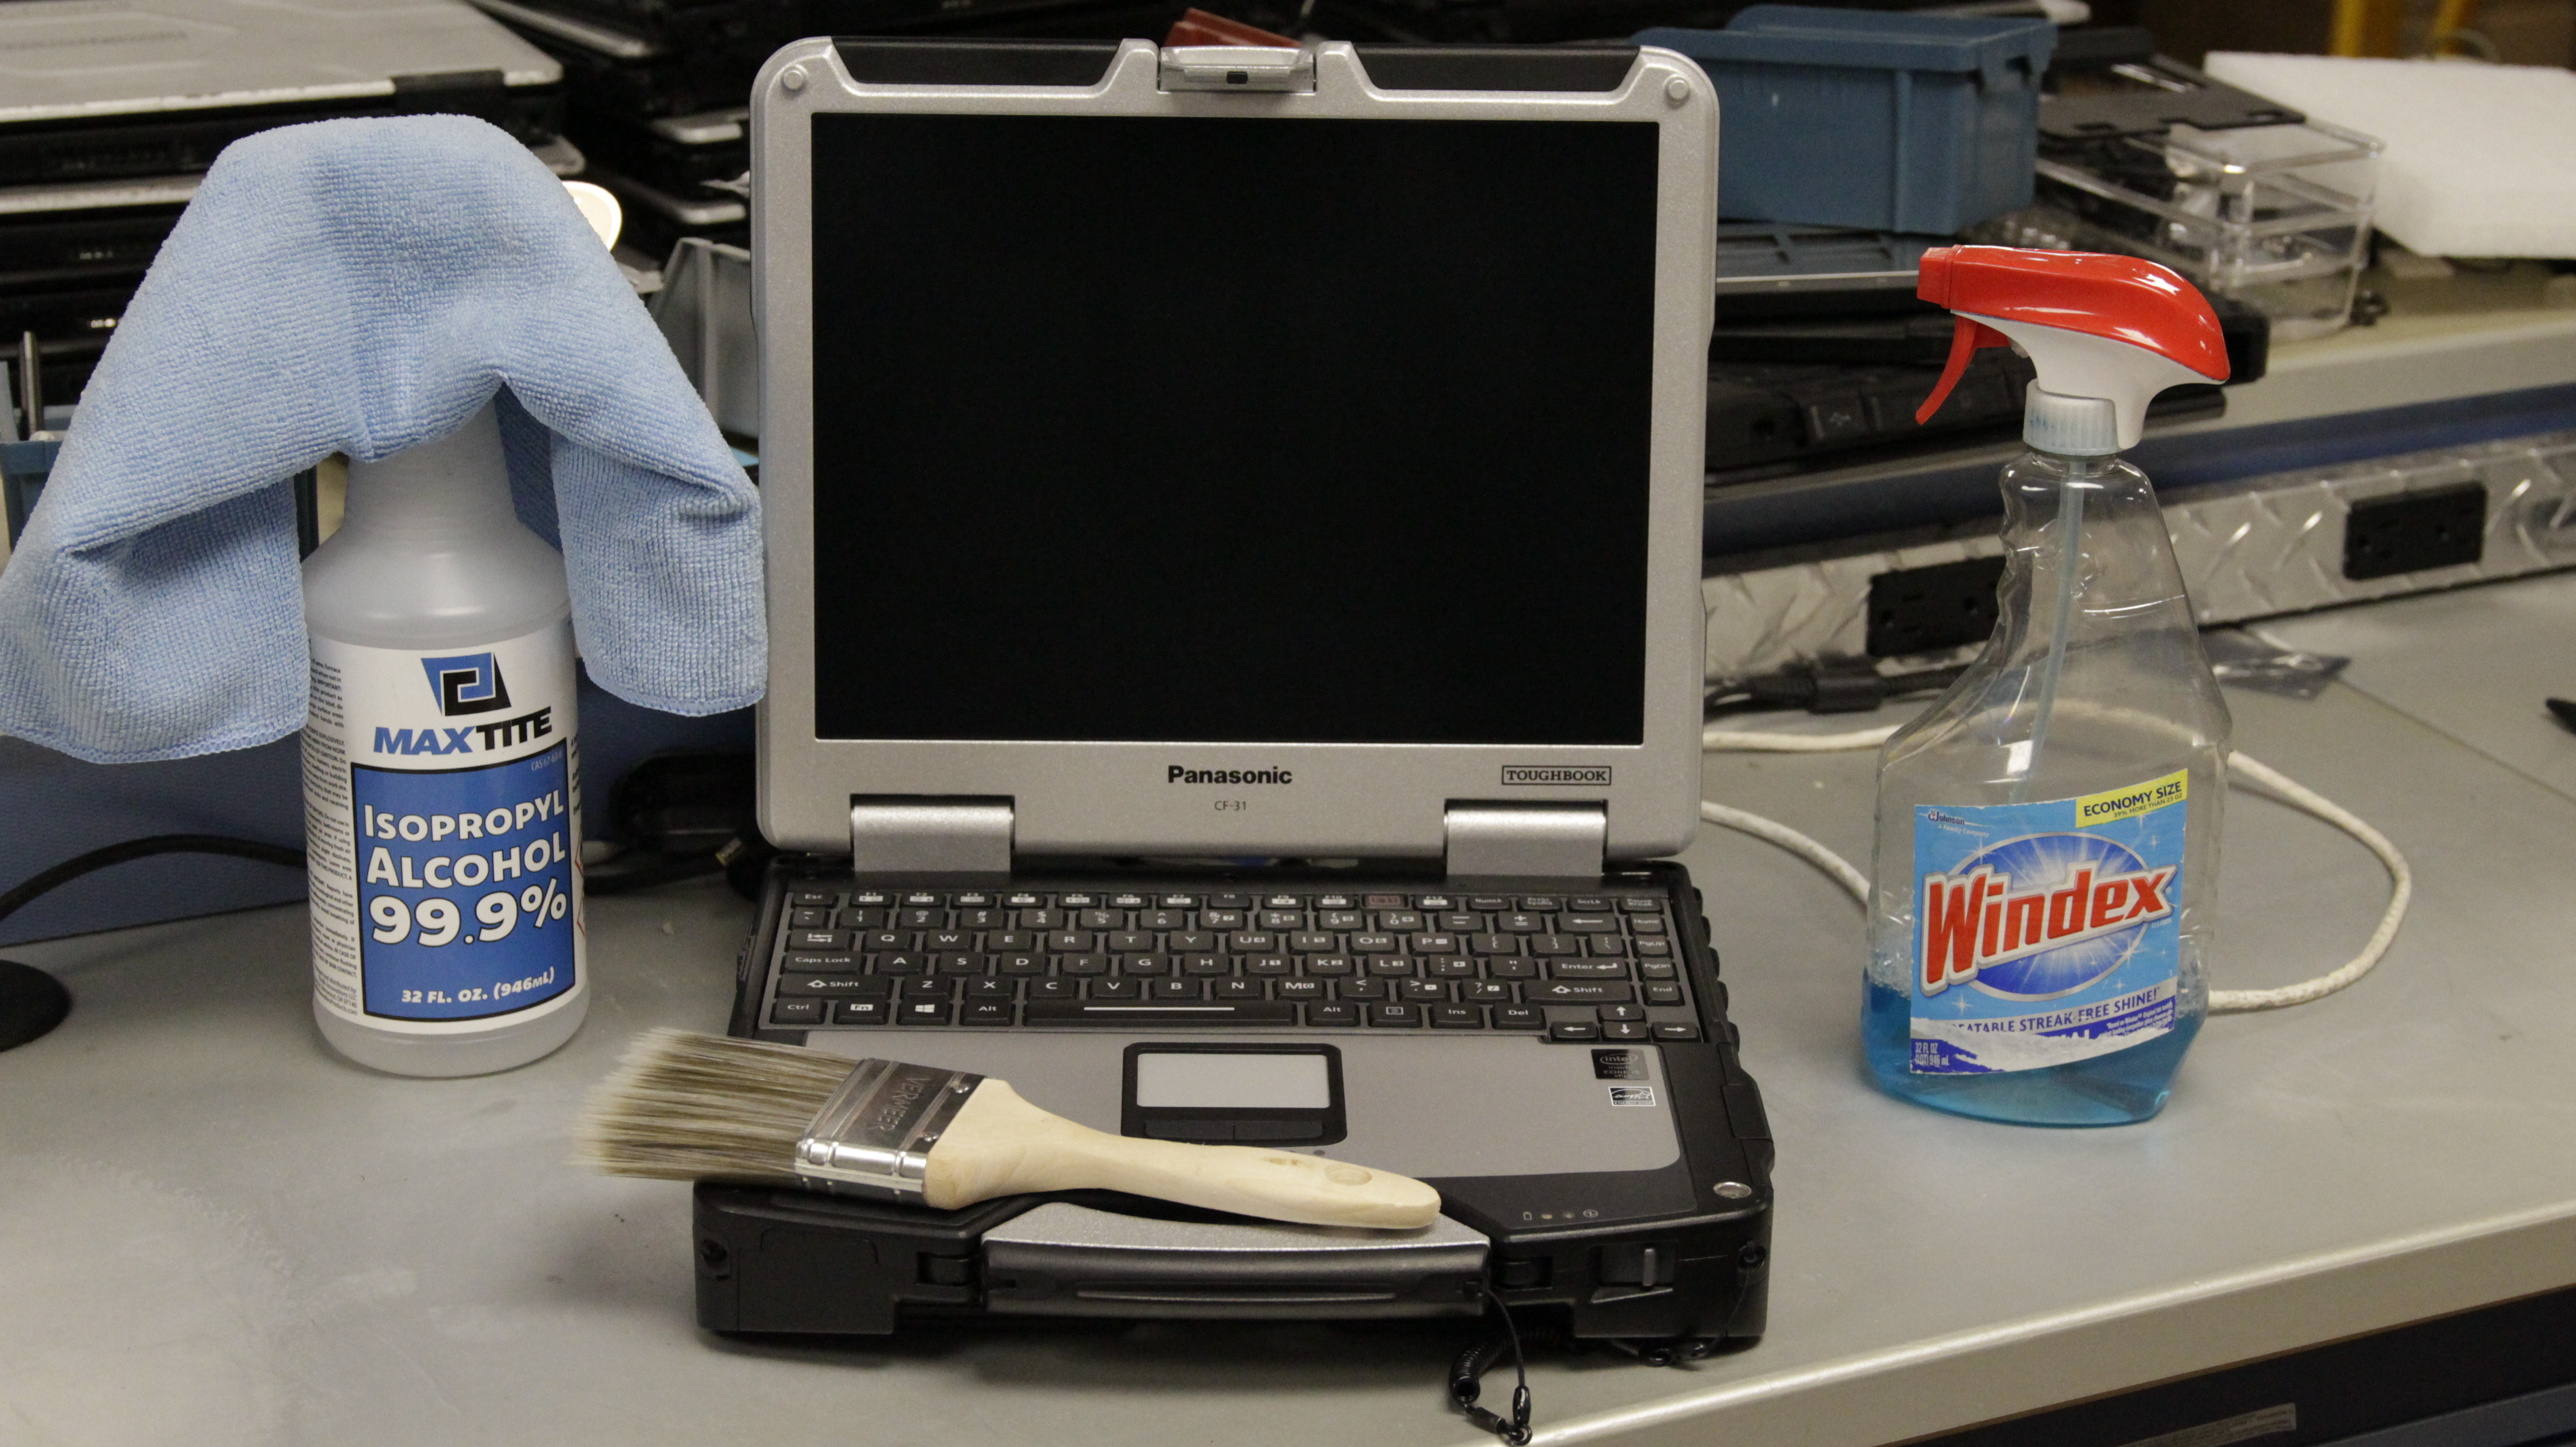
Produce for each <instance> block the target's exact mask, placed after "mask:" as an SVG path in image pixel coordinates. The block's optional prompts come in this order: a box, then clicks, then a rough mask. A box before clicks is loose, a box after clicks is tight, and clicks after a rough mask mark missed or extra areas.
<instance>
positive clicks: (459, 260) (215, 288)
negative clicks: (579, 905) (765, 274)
mask: <svg viewBox="0 0 2576 1447" xmlns="http://www.w3.org/2000/svg"><path fill="white" fill-rule="evenodd" d="M496 391H498V392H499V394H500V395H499V399H498V407H499V412H500V419H501V434H502V439H503V443H504V446H505V448H506V450H507V452H508V454H509V461H510V482H511V488H512V492H513V494H514V496H515V501H516V505H517V510H518V514H519V518H520V521H522V522H524V523H526V524H527V525H528V526H529V527H530V528H531V529H532V530H534V531H535V532H536V533H537V534H538V535H539V536H541V537H543V538H545V539H546V540H547V541H548V542H551V543H553V544H555V545H556V546H557V547H559V548H561V549H562V550H563V553H564V561H565V564H566V566H567V570H568V574H569V578H570V582H571V587H572V617H573V630H574V636H575V638H576V639H577V640H578V642H579V645H580V648H581V652H582V655H583V659H584V661H585V663H586V664H587V665H588V667H589V669H590V674H591V677H592V678H593V679H595V680H597V681H598V682H599V683H600V684H601V685H602V686H603V687H605V688H607V689H608V690H609V691H610V692H612V693H615V694H617V695H618V696H619V697H621V698H625V699H628V700H630V701H632V702H635V703H638V704H642V705H645V706H647V707H650V708H658V709H664V710H668V711H669V712H672V713H683V714H706V713H715V712H718V711H720V710H724V709H732V708H740V707H742V706H744V705H746V704H749V703H751V702H753V701H754V700H756V699H758V698H759V697H760V694H761V689H762V682H763V673H764V669H765V666H766V661H767V638H766V630H765V625H764V620H763V615H762V601H761V576H760V501H759V494H758V493H757V492H756V491H755V490H754V489H753V488H752V486H751V483H750V480H749V479H747V478H745V477H744V476H743V473H742V469H741V468H740V467H738V466H736V465H735V463H734V459H733V451H732V449H731V448H729V447H728V446H726V445H725V442H724V439H723V437H722V436H721V435H719V434H718V432H717V431H716V427H715V423H714V422H713V421H712V420H711V419H710V418H709V417H708V415H707V409H706V406H705V404H704V403H702V402H700V401H699V399H698V396H697V394H696V393H695V392H693V391H691V390H690V387H689V384H688V381H687V379H686V378H685V377H683V376H682V375H681V372H680V366H679V362H678V361H677V360H676V359H675V358H673V357H672V355H671V351H670V348H669V347H668V346H667V345H666V344H665V343H664V342H663V340H662V338H661V336H660V334H659V333H657V332H656V331H655V330H654V327H653V323H652V321H651V319H650V318H649V317H648V316H647V315H646V314H645V311H644V308H643V306H642V304H641V303H639V302H638V301H637V300H636V298H635V294H634V291H633V289H632V288H631V287H630V286H629V285H628V284H627V282H626V279H625V277H624V275H623V274H622V273H621V272H620V271H619V270H618V268H617V266H616V263H615V262H613V261H612V260H610V258H609V256H608V252H607V250H606V248H604V247H602V246H601V245H600V244H599V238H598V237H597V236H596V235H595V234H593V233H592V232H591V230H590V228H589V227H588V225H587V224H585V223H584V222H583V220H582V219H581V216H580V213H579V212H577V211H576V210H575V209H574V207H573V204H572V200H571V198H570V197H569V196H567V195H566V194H565V192H564V189H563V186H562V183H560V182H558V181H557V180H556V179H555V178H554V176H553V175H551V174H550V173H548V172H547V170H546V168H545V166H544V165H543V164H541V163H540V162H539V161H538V160H537V159H536V158H535V157H534V156H531V155H530V154H528V151H527V149H526V148H525V147H523V146H521V145H520V144H519V143H517V142H515V141H513V140H511V139H510V138H509V137H508V136H506V135H504V134H502V133H501V132H500V131H499V130H497V129H495V128H493V127H492V126H489V125H486V124H485V123H483V122H481V121H478V120H472V119H469V118H466V117H463V116H412V117H405V118H401V119H395V120H343V121H325V122H321V123H319V124H315V125H304V126H291V127H288V128H286V129H283V130H275V131H268V132H265V133H262V134H260V135H256V136H252V137H250V138H248V139H246V140H241V141H236V142H234V143H233V144H232V145H231V146H230V147H228V148H227V149H226V150H225V151H224V153H223V155H222V156H221V157H220V158H218V159H217V161H216V162H215V165H214V168H213V169H212V170H211V171H209V172H208V173H207V174H206V179H205V184H204V186H203V187H202V188H201V189H200V190H199V191H198V193H197V199H196V201H195V202H194V203H192V204H191V205H190V206H189V207H188V210H187V214H185V215H184V216H182V217H180V218H179V224H178V227H177V229H176V230H174V231H172V232H171V233H170V239H169V241H168V242H166V243H164V244H163V246H162V248H161V254H160V256H159V257H158V258H157V259H156V260H155V261H154V262H153V264H152V270H151V274H150V275H148V276H146V277H145V278H144V279H143V286H142V289H141V290H140V291H138V292H136V294H135V297H134V304H133V305H132V306H131V307H129V308H128V309H127V310H126V313H125V320H124V321H123V323H122V324H120V325H119V326H118V328H117V331H116V336H115V339H114V340H113V341H112V342H111V343H110V344H109V346H108V348H107V353H106V355H105V356H104V357H102V358H101V359H100V361H99V364H98V371H97V374H96V375H95V376H94V377H92V378H91V380H90V384H89V388H88V390H87V392H85V393H84V394H83V395H82V398H81V403H80V408H79V410H78V412H77V413H76V414H75V417H74V420H73V423H72V427H71V431H70V435H69V436H68V437H67V438H66V439H65V440H64V443H63V449H62V455H61V458H60V459H59V461H58V462H57V463H56V465H55V468H54V472H53V477H52V480H51V481H50V482H49V483H48V484H47V486H46V488H45V494H44V499H43V501H42V502H41V503H40V504H39V505H38V507H37V508H36V511H35V515H34V517H33V518H32V519H30V520H29V523H28V527H27V530H26V533H25V535H24V536H23V537H22V538H21V539H20V541H19V545H18V549H17V553H16V556H15V557H14V558H12V559H11V561H10V562H9V565H8V567H7V568H6V570H5V571H0V733H10V734H16V735H18V736H19V737H21V738H26V739H31V740H33V741H35V742H37V743H40V744H43V745H45V746H46V747H48V748H52V749H56V750H59V751H61V752H63V753H67V754H71V755H73V756H75V757H78V758H83V759H88V760H91V761H93V762H98V763H128V762H135V761H140V760H146V759H170V758H181V757H185V756H187V755H191V754H202V753H211V752H214V751H216V750H219V749H233V748H242V747H246V746H248V745H252V744H258V743H264V742H267V741H268V740H270V739H275V738H279V737H282V736H283V735H286V734H289V733H292V732H294V731H295V730H296V729H298V728H301V727H302V726H303V723H304V704H305V682H306V677H307V664H306V651H305V636H304V602H303V589H302V579H301V574H300V571H299V569H298V565H297V560H296V535H295V504H294V498H293V494H292V490H291V485H290V483H289V481H288V479H291V478H292V477H293V476H294V475H295V474H296V473H298V472H301V471H303V470H304V469H306V468H308V467H311V466H313V465H314V464H316V463H318V462H320V461H321V460H322V459H323V458H325V457H327V456H329V455H330V454H331V453H334V452H341V453H346V454H347V455H349V456H350V457H354V458H359V459H362V460H365V461H370V462H373V461H377V460H380V459H382V458H385V457H387V456H389V455H391V454H393V453H395V452H399V451H401V450H402V449H403V448H406V447H409V446H411V445H413V444H414V443H418V442H424V441H429V440H432V439H435V438H438V437H443V436H445V435H446V434H448V433H450V432H453V431H454V430H456V428H458V427H459V426H461V425H463V423H464V422H465V420H466V419H467V418H468V417H470V416H471V415H472V414H473V413H474V412H475V411H476V410H477V409H478V408H480V407H481V406H482V405H483V404H484V402H485V401H487V400H490V399H492V398H493V396H494V393H495V392H496Z"/></svg>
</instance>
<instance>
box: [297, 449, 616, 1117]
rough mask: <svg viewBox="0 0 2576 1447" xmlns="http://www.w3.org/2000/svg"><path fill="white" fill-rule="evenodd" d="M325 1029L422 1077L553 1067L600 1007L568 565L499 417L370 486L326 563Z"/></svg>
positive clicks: (315, 572)
mask: <svg viewBox="0 0 2576 1447" xmlns="http://www.w3.org/2000/svg"><path fill="white" fill-rule="evenodd" d="M304 614H305V627H306V630H307V632H308V633H309V634H310V636H311V638H312V646H313V693H312V711H311V716H310V720H309V722H308V723H307V725H306V728H305V733H304V781H305V785H304V793H305V836H306V852H307V854H308V856H309V858H310V861H311V862H310V865H309V870H310V877H311V898H312V911H313V966H314V997H313V1017H314V1019H315V1021H316V1022H317V1023H318V1024H319V1025H320V1027H321V1030H322V1035H323V1038H324V1039H326V1040H328V1041H329V1042H330V1043H331V1046H332V1048H333V1049H335V1050H338V1051H339V1052H340V1053H341V1054H342V1055H345V1056H347V1057H348V1058H350V1059H351V1060H355V1061H357V1062H359V1063H360V1064H363V1065H368V1066H372V1067H374V1068H376V1069H378V1070H384V1071H388V1072H391V1073H394V1074H398V1075H421V1076H455V1075H480V1074H484V1073H487V1072H490V1071H495V1070H507V1069H509V1068H511V1067H513V1066H517V1065H524V1064H526V1063H527V1062H529V1061H531V1060H535V1059H538V1058H540V1057H542V1056H544V1055H546V1054H548V1053H549V1052H551V1051H553V1050H554V1049H555V1048H556V1047H557V1046H560V1045H562V1044H563V1043H564V1042H565V1041H566V1040H568V1039H570V1038H571V1037H572V1034H573V1032H574V1031H575V1030H577V1029H578V1028H580V1025H581V1021H582V1017H583V1016H584V1014H585V1013H587V1011H588V1010H589V1006H590V990H589V979H588V975H587V970H586V967H585V966H586V961H585V959H584V951H583V941H582V913H581V907H582V900H581V867H580V858H581V834H580V820H581V787H580V774H581V768H580V754H579V748H578V744H577V742H576V736H575V724H576V722H577V720H576V716H575V713H574V674H573V646H572V626H571V615H572V606H571V600H570V596H569V594H568V592H567V590H566V587H565V582H564V568H563V558H562V556H561V555H560V554H558V553H556V552H555V550H554V549H553V548H551V547H549V546H547V545H546V543H545V541H544V540H543V539H541V538H539V537H538V536H537V535H536V534H534V533H532V532H530V531H528V529H527V528H526V527H524V526H522V525H521V524H520V522H519V520H518V517H517V515H516V514H515V513H514V512H513V511H512V508H511V500H510V482H509V473H508V470H507V466H506V463H505V461H504V459H503V455H502V451H501V434H500V428H499V424H498V422H497V420H496V418H495V416H494V413H493V409H492V407H491V406H490V405H488V404H487V405H486V406H484V408H483V409H482V410H481V411H479V412H477V413H475V414H474V416H473V417H471V418H469V419H468V420H467V421H466V423H465V425H464V426H463V427H461V428H459V429H458V430H457V431H456V432H454V433H452V434H450V435H449V436H446V437H443V438H439V439H436V440H433V441H430V442H424V443H422V444H420V445H419V446H416V447H412V448H409V449H406V450H404V451H402V452H399V453H396V454H395V455H393V456H392V457H388V458H386V459H384V460H383V461H381V462H376V463H363V462H352V463H351V464H350V466H349V497H348V509H347V512H346V514H345V516H344V519H343V521H342V523H341V526H340V530H339V531H338V532H337V533H335V534H334V535H333V536H332V538H331V540H330V541H328V542H326V543H324V544H323V545H322V547H321V548H319V549H318V550H316V551H315V552H314V554H313V556H312V557H310V558H308V559H306V560H305V564H304Z"/></svg>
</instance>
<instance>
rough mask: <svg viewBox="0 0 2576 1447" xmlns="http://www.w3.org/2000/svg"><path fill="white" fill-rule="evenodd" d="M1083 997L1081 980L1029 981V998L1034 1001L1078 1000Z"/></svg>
mask: <svg viewBox="0 0 2576 1447" xmlns="http://www.w3.org/2000/svg"><path fill="white" fill-rule="evenodd" d="M1081 997H1082V982H1081V981H1080V980H1031V981H1029V998H1030V999H1032V1000H1077V999H1080V998H1081Z"/></svg>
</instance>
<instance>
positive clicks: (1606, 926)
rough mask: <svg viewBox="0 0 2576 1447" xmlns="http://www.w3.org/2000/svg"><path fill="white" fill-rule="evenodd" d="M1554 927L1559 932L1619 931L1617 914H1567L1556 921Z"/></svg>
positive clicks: (1612, 932)
mask: <svg viewBox="0 0 2576 1447" xmlns="http://www.w3.org/2000/svg"><path fill="white" fill-rule="evenodd" d="M1556 928H1557V932H1558V933H1559V934H1569V935H1597V934H1614V935H1615V934H1617V933H1618V932H1619V920H1618V917H1617V916H1615V915H1607V914H1569V915H1567V916H1566V917H1565V918H1563V919H1561V920H1558V921H1557V922H1556Z"/></svg>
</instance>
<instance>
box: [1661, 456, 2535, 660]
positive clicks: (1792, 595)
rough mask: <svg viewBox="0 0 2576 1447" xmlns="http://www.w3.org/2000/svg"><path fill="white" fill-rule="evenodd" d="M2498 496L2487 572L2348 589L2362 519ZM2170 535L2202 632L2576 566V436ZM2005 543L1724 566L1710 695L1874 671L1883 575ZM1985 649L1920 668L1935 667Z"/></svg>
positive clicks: (2190, 516) (2360, 480)
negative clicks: (1875, 598) (2407, 503)
mask: <svg viewBox="0 0 2576 1447" xmlns="http://www.w3.org/2000/svg"><path fill="white" fill-rule="evenodd" d="M2469 481H2476V482H2482V483H2484V484H2485V485H2486V489H2487V523H2486V540H2485V547H2484V550H2483V553H2482V556H2480V558H2479V559H2478V561H2476V562H2474V563H2463V564H2461V565H2459V566H2457V567H2449V568H2432V569H2427V570H2425V571H2422V572H2415V573H2401V574H2399V575H2397V576H2395V577H2388V578H2371V579H2365V580H2361V581H2355V580H2353V579H2350V578H2346V577H2345V576H2344V575H2343V546H2344V520H2345V518H2346V517H2347V515H2348V514H2349V511H2350V509H2351V507H2352V505H2353V504H2354V503H2356V502H2365V501H2370V500H2374V499H2378V498H2384V497H2391V496H2396V495H2399V494H2403V493H2411V492H2423V491H2427V490H2429V489H2432V488H2437V487H2444V486H2447V485H2450V484H2452V483H2459V482H2469ZM2164 513H2165V526H2166V527H2167V529H2168V530H2170V531H2171V533H2172V534H2173V544H2174V558H2175V560H2176V561H2177V562H2178V563H2180V564H2181V566H2182V576H2183V586H2184V588H2185V589H2186V590H2187V591H2188V592H2189V593H2190V594H2191V600H2192V608H2193V611H2194V612H2196V613H2197V614H2198V615H2199V617H2200V621H2201V622H2203V623H2241V622H2245V621H2248V620H2251V619H2255V618H2268V617H2273V616H2276V615H2279V614H2283V613H2299V612H2305V611H2307V610H2309V609H2314V608H2327V607H2332V606H2334V605H2336V604H2339V603H2356V602H2361V601H2363V600H2365V599H2370V598H2387V597H2394V596H2397V595H2399V594H2404V593H2421V592H2428V591H2431V590H2433V589H2437V588H2455V587H2459V586H2461V585H2463V584H2467V583H2483V582H2487V581H2490V580H2492V579H2497V578H2513V577H2520V576H2522V575H2524V574H2527V573H2538V572H2545V571H2548V570H2549V569H2552V568H2565V567H2571V566H2576V432H2551V433H2543V434H2541V435H2539V436H2536V437H2525V438H2516V439H2512V440H2509V441H2504V442H2490V443H2481V444H2478V445H2476V446H2473V447H2465V448H2443V449H2440V450H2437V451H2432V452H2418V453H2410V454H2407V455H2404V456H2399V457H2385V458H2377V459H2373V460H2370V461H2366V462H2347V463H2338V464H2335V465H2333V466H2328V467H2315V468H2303V469H2299V470H2296V471H2291V472H2279V473H2271V474H2267V475H2265V476H2262V477H2251V478H2245V479H2242V480H2239V481H2235V482H2227V483H2219V484H2214V485H2212V486H2209V487H2200V488H2191V489H2188V490H2184V491H2180V492H2176V493H2174V494H2173V495H2171V496H2169V497H2167V498H2166V499H2165V505H2164ZM2001 551H2002V544H2001V543H2000V542H1999V541H1998V540H1997V539H1996V537H1995V536H1994V535H1993V534H1992V533H1968V532H1963V531H1957V530H1950V531H1927V532H1916V533H1904V534H1889V535H1885V536H1881V537H1876V538H1860V539H1854V540H1851V541H1849V542H1847V543H1842V544H1836V545H1832V546H1829V547H1816V548H1807V549H1782V550H1779V551H1777V552H1772V553H1764V554H1758V555H1748V556H1745V557H1741V558H1717V559H1711V560H1710V563H1709V571H1708V573H1707V575H1706V576H1705V577H1704V578H1703V579H1702V580H1701V584H1700V586H1701V592H1702V594H1703V596H1704V597H1705V599H1706V601H1707V605H1708V660H1707V662H1708V680H1709V682H1711V683H1732V682H1734V681H1736V680H1738V679H1741V678H1746V677H1749V676H1751V675H1753V674H1758V673H1769V672H1773V671H1775V670H1777V669H1781V668H1785V667H1789V666H1792V665H1797V664H1809V663H1814V662H1816V661H1818V660H1820V659H1826V658H1859V657H1862V656H1864V652H1865V640H1866V637H1867V633H1868V618H1867V616H1866V614H1867V607H1868V602H1869V581H1870V579H1872V578H1874V577H1876V576H1878V575H1879V574H1880V573H1884V572H1888V571H1891V570H1894V569H1900V568H1918V567H1922V566H1925V565H1926V564H1931V563H1952V562H1957V561H1959V560H1961V559H1963V558H1973V557H1983V556H1991V555H1992V554H1995V553H1998V552H2001ZM1977 652H1978V649H1977V648H1974V647H1971V648H1963V649H1954V650H1950V651H1948V652H1944V653H1939V654H1929V655H1919V656H1916V657H1913V658H1909V659H1907V660H1906V663H1907V665H1908V666H1909V667H1928V666H1937V665H1940V664H1945V663H1950V662H1956V661H1959V660H1962V659H1966V658H1972V657H1974V656H1975V655H1976V653H1977Z"/></svg>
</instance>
